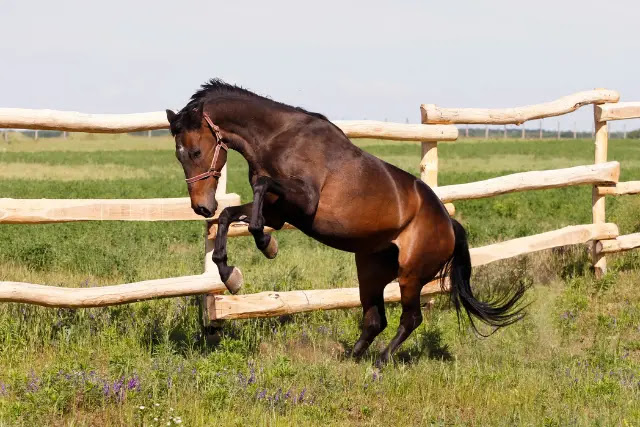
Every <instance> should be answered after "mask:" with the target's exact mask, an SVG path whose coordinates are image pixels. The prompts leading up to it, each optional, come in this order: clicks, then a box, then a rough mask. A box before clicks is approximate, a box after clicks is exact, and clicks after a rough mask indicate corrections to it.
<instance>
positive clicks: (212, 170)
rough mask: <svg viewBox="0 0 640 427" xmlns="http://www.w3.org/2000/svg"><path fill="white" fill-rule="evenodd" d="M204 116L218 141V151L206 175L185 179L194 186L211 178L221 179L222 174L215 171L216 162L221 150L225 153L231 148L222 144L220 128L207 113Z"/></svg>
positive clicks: (216, 150)
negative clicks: (195, 183)
mask: <svg viewBox="0 0 640 427" xmlns="http://www.w3.org/2000/svg"><path fill="white" fill-rule="evenodd" d="M202 115H203V116H204V119H205V120H206V121H207V124H208V125H209V129H211V133H212V134H213V136H214V137H215V139H216V149H215V151H214V152H213V160H211V165H210V166H209V170H208V171H206V172H205V173H201V174H200V175H196V176H192V177H191V178H187V179H185V181H187V184H193V183H194V182H197V181H201V180H203V179H207V178H209V177H214V178H219V177H220V176H221V175H222V174H221V172H220V171H219V170H216V169H215V165H216V162H217V161H218V155H219V154H220V149H223V150H224V151H229V147H227V144H225V143H224V142H222V135H221V134H220V128H219V127H218V126H216V125H215V124H213V122H212V121H211V118H210V117H209V116H208V115H207V113H202ZM223 167H224V166H223ZM221 170H222V169H221Z"/></svg>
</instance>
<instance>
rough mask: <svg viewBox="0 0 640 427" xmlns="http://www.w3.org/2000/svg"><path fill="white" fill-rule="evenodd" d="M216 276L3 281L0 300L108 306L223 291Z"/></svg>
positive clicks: (78, 306) (51, 305)
mask: <svg viewBox="0 0 640 427" xmlns="http://www.w3.org/2000/svg"><path fill="white" fill-rule="evenodd" d="M226 289H227V288H226V287H225V286H224V284H223V283H222V282H221V281H220V278H219V277H218V276H217V275H209V274H200V275H197V276H183V277H173V278H169V279H156V280H146V281H144V282H135V283H125V284H123V285H113V286H100V287H95V288H66V287H59V286H47V285H36V284H33V283H23V282H0V301H4V302H20V303H27V304H36V305H41V306H45V307H66V308H80V307H105V306H109V305H116V304H125V303H131V302H138V301H144V300H149V299H154V298H170V297H180V296H188V295H201V294H207V293H219V292H224V291H225V290H226Z"/></svg>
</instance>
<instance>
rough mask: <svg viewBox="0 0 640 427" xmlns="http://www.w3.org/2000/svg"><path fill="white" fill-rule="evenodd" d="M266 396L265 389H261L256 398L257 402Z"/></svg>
mask: <svg viewBox="0 0 640 427" xmlns="http://www.w3.org/2000/svg"><path fill="white" fill-rule="evenodd" d="M266 395H267V389H266V388H263V389H262V391H261V392H259V393H258V395H257V396H256V397H257V399H258V400H262V399H264V398H265V396H266Z"/></svg>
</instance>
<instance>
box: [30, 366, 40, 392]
mask: <svg viewBox="0 0 640 427" xmlns="http://www.w3.org/2000/svg"><path fill="white" fill-rule="evenodd" d="M39 389H40V380H39V379H38V377H36V373H35V372H34V371H33V369H32V370H31V372H30V373H29V383H27V391H28V392H36V391H38V390H39Z"/></svg>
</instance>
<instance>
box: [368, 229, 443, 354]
mask: <svg viewBox="0 0 640 427" xmlns="http://www.w3.org/2000/svg"><path fill="white" fill-rule="evenodd" d="M430 231H431V232H430ZM450 234H451V237H452V235H453V234H452V232H450ZM415 239H419V241H416V240H415ZM398 246H399V249H400V253H399V257H398V262H399V274H398V283H399V284H400V303H401V304H402V315H401V316H400V326H398V332H396V335H395V336H394V337H393V339H392V340H391V342H389V345H388V346H387V347H386V348H385V349H384V350H383V351H382V353H381V354H380V359H379V360H378V365H379V366H381V365H384V364H385V363H387V361H388V360H389V358H390V357H391V356H392V355H393V353H394V352H395V351H396V350H397V349H398V347H399V346H400V345H401V344H402V343H403V342H404V341H405V340H406V339H407V337H408V336H409V335H411V333H412V332H413V331H414V330H415V329H416V328H417V327H418V326H420V324H421V323H422V312H421V310H420V292H421V290H422V287H423V286H424V285H425V284H427V283H428V282H430V281H431V280H433V279H434V278H435V277H436V276H437V275H438V273H439V272H440V270H441V269H442V267H443V266H444V265H445V263H446V262H447V260H448V259H449V258H450V257H451V254H452V253H453V240H452V238H451V239H450V238H449V236H448V235H447V234H445V233H443V235H438V230H437V228H435V227H433V226H432V225H431V226H430V227H428V228H427V227H423V228H420V227H410V228H409V229H407V230H406V231H405V232H403V233H402V234H401V235H400V238H399V239H398ZM405 248H406V249H405Z"/></svg>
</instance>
